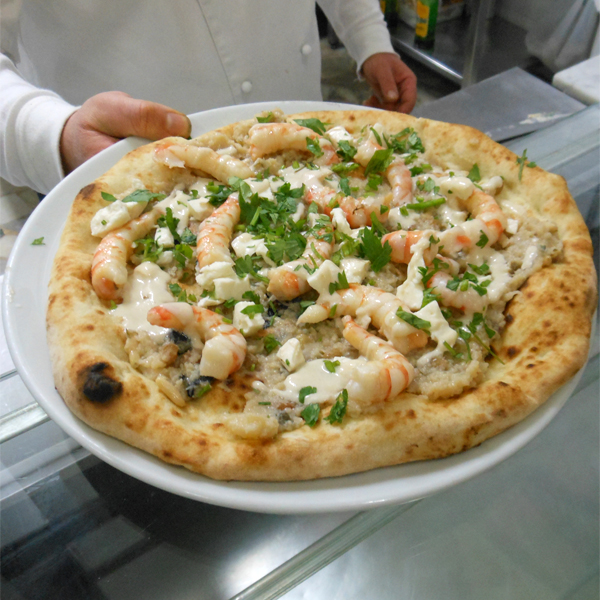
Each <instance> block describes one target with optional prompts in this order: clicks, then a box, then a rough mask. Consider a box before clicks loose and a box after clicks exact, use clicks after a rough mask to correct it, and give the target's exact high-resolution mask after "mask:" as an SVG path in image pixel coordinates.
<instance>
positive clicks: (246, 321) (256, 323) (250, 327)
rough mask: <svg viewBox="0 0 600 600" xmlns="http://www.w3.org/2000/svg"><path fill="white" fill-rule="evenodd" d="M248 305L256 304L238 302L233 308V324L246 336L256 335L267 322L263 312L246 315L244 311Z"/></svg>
mask: <svg viewBox="0 0 600 600" xmlns="http://www.w3.org/2000/svg"><path fill="white" fill-rule="evenodd" d="M248 306H255V304H254V302H238V303H237V304H236V305H235V308H234V309H233V326H234V327H235V328H236V329H237V330H238V331H239V332H240V333H241V334H242V335H245V336H250V335H254V334H255V333H257V332H258V331H260V330H261V329H262V328H263V326H264V324H265V320H264V319H263V316H262V315H261V314H253V315H246V314H244V313H243V312H242V311H243V310H244V309H245V308H246V307H248Z"/></svg>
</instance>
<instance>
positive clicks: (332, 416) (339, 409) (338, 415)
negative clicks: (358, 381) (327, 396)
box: [325, 389, 348, 425]
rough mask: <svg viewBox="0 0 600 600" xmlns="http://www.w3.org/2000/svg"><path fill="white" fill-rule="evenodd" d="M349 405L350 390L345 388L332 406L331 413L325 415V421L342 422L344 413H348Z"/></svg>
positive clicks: (331, 422)
mask: <svg viewBox="0 0 600 600" xmlns="http://www.w3.org/2000/svg"><path fill="white" fill-rule="evenodd" d="M347 407H348V390H346V389H343V390H342V391H341V392H340V393H339V394H338V397H337V398H336V399H335V404H334V405H333V406H332V407H331V410H330V411H329V414H328V415H327V416H326V417H325V421H327V422H328V423H330V424H331V425H333V424H334V423H341V422H342V419H343V418H344V415H345V414H346V408H347Z"/></svg>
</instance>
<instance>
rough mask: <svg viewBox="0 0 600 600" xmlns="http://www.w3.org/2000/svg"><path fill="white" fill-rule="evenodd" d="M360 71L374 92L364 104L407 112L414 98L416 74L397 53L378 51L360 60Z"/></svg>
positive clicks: (415, 94) (413, 102)
mask: <svg viewBox="0 0 600 600" xmlns="http://www.w3.org/2000/svg"><path fill="white" fill-rule="evenodd" d="M362 73H363V75H364V78H365V79H366V80H367V82H368V83H369V85H370V86H371V87H372V88H373V92H374V94H373V95H372V96H371V97H370V98H369V99H368V100H367V101H366V102H365V106H371V107H373V108H383V109H384V110H392V111H396V112H403V113H409V112H410V111H411V110H412V109H413V108H414V107H415V103H416V101H417V77H416V75H415V74H414V73H413V72H412V71H411V70H410V69H409V68H408V67H407V66H406V65H405V64H404V63H403V62H402V61H401V60H400V57H399V56H398V55H397V54H391V53H388V52H380V53H378V54H373V55H372V56H369V58H367V60H366V61H365V62H364V63H363V66H362Z"/></svg>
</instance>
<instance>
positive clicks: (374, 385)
mask: <svg viewBox="0 0 600 600" xmlns="http://www.w3.org/2000/svg"><path fill="white" fill-rule="evenodd" d="M342 321H343V323H344V331H343V336H344V338H345V339H346V340H347V341H348V342H350V344H352V345H353V346H354V347H355V348H356V349H357V350H358V351H359V352H360V353H361V354H362V355H363V356H366V357H367V358H368V362H367V363H366V364H364V366H363V365H361V366H359V367H357V369H356V370H357V372H356V374H355V375H354V377H353V378H352V380H351V381H350V382H349V383H348V386H347V390H348V402H349V404H350V406H351V410H352V409H353V408H355V409H358V410H357V411H356V412H359V411H360V409H361V408H366V407H371V406H373V405H377V404H380V403H381V402H385V401H387V400H391V399H393V398H395V397H396V396H398V394H400V393H401V392H403V391H404V390H405V389H406V388H407V387H408V386H409V385H410V383H411V382H412V380H413V378H414V375H415V370H414V367H413V366H412V365H411V364H410V362H408V360H407V359H406V357H405V356H404V355H403V354H402V353H400V352H398V350H396V349H395V348H394V347H393V346H392V345H391V344H390V343H389V342H385V341H384V340H382V339H381V338H378V337H377V336H376V335H373V334H371V333H369V332H368V331H366V330H365V329H363V328H362V327H360V325H357V324H356V323H355V322H354V321H353V320H352V318H351V317H349V316H346V317H344V318H343V319H342ZM352 405H354V406H352Z"/></svg>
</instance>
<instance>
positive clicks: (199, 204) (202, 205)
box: [188, 198, 215, 221]
mask: <svg viewBox="0 0 600 600" xmlns="http://www.w3.org/2000/svg"><path fill="white" fill-rule="evenodd" d="M188 205H189V207H190V214H191V215H192V217H194V219H196V220H197V221H204V219H206V218H207V217H210V215H212V214H213V212H214V210H215V207H214V206H213V205H212V204H211V203H210V202H209V200H208V198H195V199H193V200H189V201H188Z"/></svg>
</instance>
